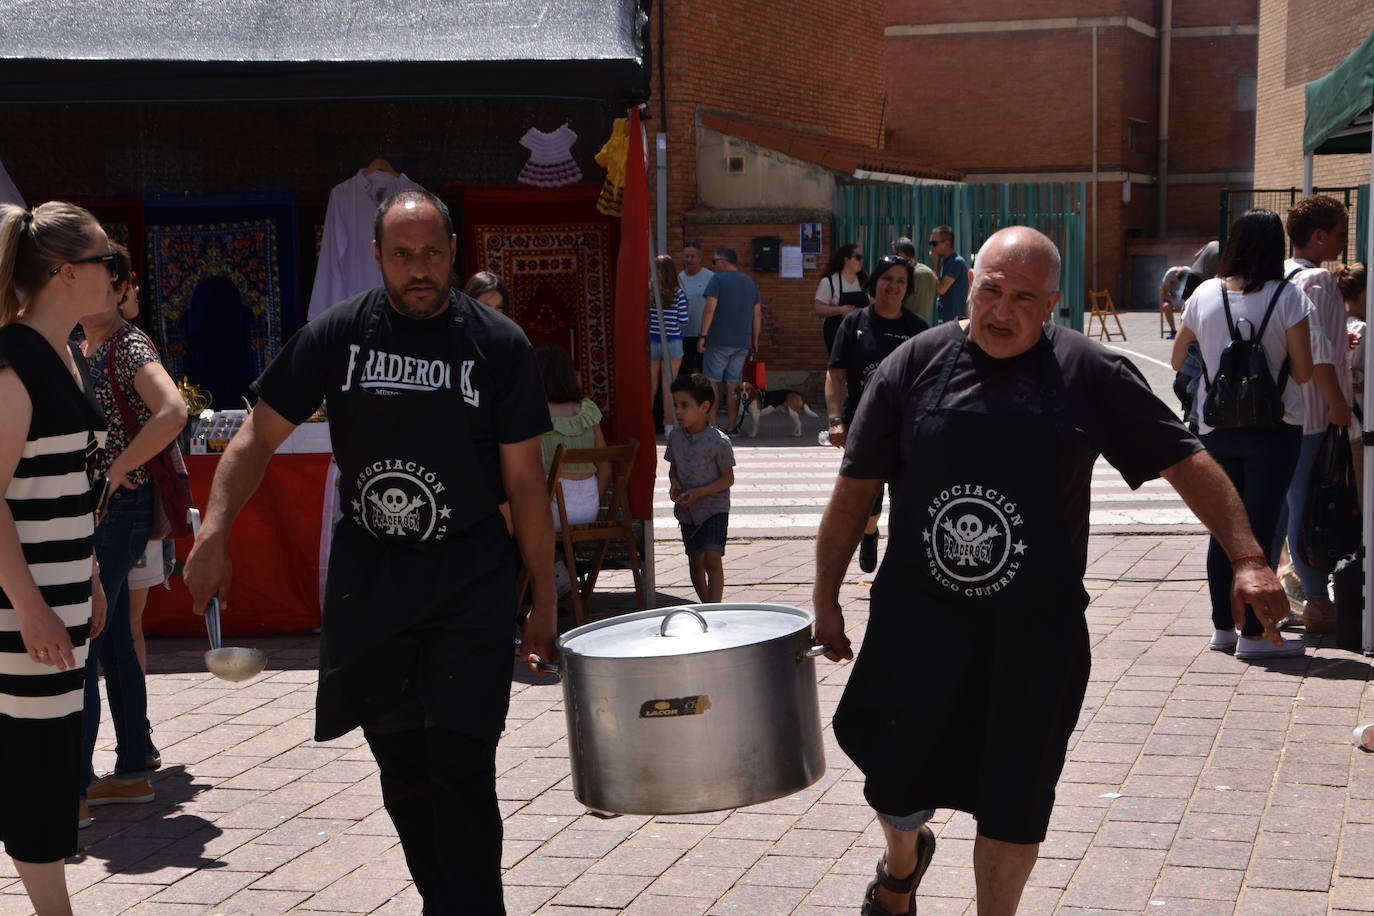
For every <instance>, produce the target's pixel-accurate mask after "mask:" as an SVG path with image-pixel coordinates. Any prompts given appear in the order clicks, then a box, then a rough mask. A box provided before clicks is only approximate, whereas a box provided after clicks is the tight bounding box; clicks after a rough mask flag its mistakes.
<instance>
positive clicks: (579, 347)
mask: <svg viewBox="0 0 1374 916" xmlns="http://www.w3.org/2000/svg"><path fill="white" fill-rule="evenodd" d="M473 232H474V234H475V235H476V244H477V252H478V260H479V262H480V263H479V265H478V269H480V270H492V271H495V272H497V273H498V274H500V275H501V277H502V278H503V279H504V280H505V281H506V285H507V286H508V287H509V289H510V295H511V311H510V317H511V318H512V319H513V320H514V321H515V323H516V324H518V325H520V327H521V328H523V329H524V331H525V335H526V336H527V337H529V339H530V343H532V344H534V345H535V346H538V345H539V344H541V343H556V344H558V345H559V346H561V347H563V349H565V350H567V351H568V353H569V354H570V355H571V356H572V358H573V364H574V365H575V366H577V368H578V370H579V371H580V373H581V376H582V387H583V391H584V393H585V394H586V396H587V397H590V398H591V399H592V400H594V401H596V402H597V404H599V405H602V406H603V407H606V406H607V405H609V404H610V402H611V366H612V360H611V359H610V357H609V354H610V348H611V342H612V338H611V328H612V320H611V305H612V301H611V286H612V282H611V276H612V273H613V271H614V270H615V263H614V260H613V259H612V252H611V234H610V227H609V226H607V225H606V224H605V223H591V222H589V223H565V224H553V225H509V224H505V225H482V224H475V225H474V226H473Z"/></svg>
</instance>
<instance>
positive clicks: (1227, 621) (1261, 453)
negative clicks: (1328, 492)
mask: <svg viewBox="0 0 1374 916" xmlns="http://www.w3.org/2000/svg"><path fill="white" fill-rule="evenodd" d="M1202 444H1203V445H1205V446H1207V452H1208V454H1210V455H1211V456H1212V457H1213V458H1215V459H1216V462H1217V464H1219V465H1221V468H1222V470H1224V471H1225V472H1226V476H1227V477H1229V478H1231V483H1232V484H1234V485H1235V488H1236V492H1237V493H1239V494H1240V501H1241V503H1242V504H1243V505H1244V506H1245V516H1246V518H1248V519H1249V520H1250V530H1251V531H1253V532H1254V534H1255V540H1256V541H1258V542H1259V544H1260V546H1261V547H1262V548H1263V549H1264V551H1265V554H1266V557H1267V559H1268V560H1269V566H1270V568H1273V567H1274V566H1275V565H1277V563H1278V549H1277V545H1278V543H1279V540H1278V538H1277V537H1276V534H1277V533H1278V530H1279V518H1280V516H1281V515H1282V513H1283V506H1284V497H1285V494H1287V492H1288V485H1289V483H1290V482H1291V481H1292V479H1293V468H1294V466H1295V465H1296V464H1297V463H1298V450H1299V448H1301V445H1302V427H1300V426H1292V425H1288V424H1285V425H1284V426H1281V427H1279V428H1278V429H1214V430H1212V431H1211V432H1210V433H1207V434H1206V435H1204V436H1203V437H1202ZM1231 578H1232V571H1231V560H1230V558H1229V557H1228V556H1227V555H1226V551H1225V550H1223V549H1222V548H1221V544H1220V543H1218V541H1217V539H1216V538H1212V539H1211V543H1210V544H1209V545H1208V547H1207V588H1208V591H1209V592H1210V593H1211V598H1212V625H1213V626H1214V627H1215V628H1216V629H1218V630H1231V629H1233V628H1234V627H1235V622H1234V620H1233V618H1232V617H1231ZM1263 632H1264V627H1263V626H1262V625H1261V624H1260V622H1259V618H1257V617H1256V616H1255V614H1254V612H1253V611H1251V610H1250V609H1249V608H1246V610H1245V626H1244V627H1242V628H1241V633H1242V634H1243V635H1245V636H1259V635H1260V634H1262V633H1263Z"/></svg>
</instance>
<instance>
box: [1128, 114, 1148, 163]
mask: <svg viewBox="0 0 1374 916" xmlns="http://www.w3.org/2000/svg"><path fill="white" fill-rule="evenodd" d="M1146 142H1147V141H1146V139H1145V122H1144V121H1141V120H1138V119H1136V118H1127V119H1126V146H1127V148H1128V149H1129V150H1130V151H1131V152H1133V153H1141V154H1144V153H1146V152H1148V150H1146V149H1145V144H1146Z"/></svg>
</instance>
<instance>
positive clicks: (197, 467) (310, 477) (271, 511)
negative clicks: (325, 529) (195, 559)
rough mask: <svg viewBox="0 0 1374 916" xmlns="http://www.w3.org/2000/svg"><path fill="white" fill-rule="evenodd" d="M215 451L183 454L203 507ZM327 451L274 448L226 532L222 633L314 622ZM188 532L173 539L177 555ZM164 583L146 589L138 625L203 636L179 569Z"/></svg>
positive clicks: (300, 627)
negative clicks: (230, 570)
mask: <svg viewBox="0 0 1374 916" xmlns="http://www.w3.org/2000/svg"><path fill="white" fill-rule="evenodd" d="M218 465H219V456H218V455H187V456H186V469H187V471H188V472H189V473H190V476H191V495H192V496H193V497H194V498H195V502H196V505H197V506H201V507H204V506H205V504H206V501H207V499H208V498H209V495H210V481H211V479H212V478H213V477H214V474H215V468H216V467H217V466H218ZM328 469H329V455H276V456H274V457H273V458H272V461H271V463H269V464H268V466H267V476H266V477H264V478H263V481H262V486H260V487H258V491H257V492H256V493H254V494H253V498H252V499H250V500H249V501H248V504H247V505H246V506H244V507H243V511H242V512H240V513H239V517H238V518H237V519H235V521H234V527H233V528H232V529H230V532H229V557H230V560H231V561H232V562H233V564H234V579H233V582H232V583H231V584H230V586H229V600H228V603H227V609H226V610H225V612H224V614H223V616H222V618H221V621H220V623H221V629H222V631H223V634H224V635H225V636H247V635H255V634H256V635H266V634H270V633H298V632H301V631H304V630H312V629H314V628H316V627H318V626H319V625H320V530H321V523H322V520H323V518H324V493H325V476H326V474H327V473H328ZM190 552H191V539H190V538H184V539H183V540H180V541H178V542H177V556H178V557H181V558H182V559H185V558H186V555H187V554H188V553H190ZM171 582H172V587H171V589H170V590H168V589H165V588H163V587H162V586H160V585H159V586H155V587H153V588H151V589H149V590H148V606H147V609H146V610H144V612H143V630H144V632H146V633H154V634H158V635H161V636H204V635H205V622H204V620H203V619H202V618H200V617H197V616H195V615H194V614H192V613H191V595H190V593H189V592H187V591H186V583H185V580H183V579H182V578H181V576H173V577H172V580H171Z"/></svg>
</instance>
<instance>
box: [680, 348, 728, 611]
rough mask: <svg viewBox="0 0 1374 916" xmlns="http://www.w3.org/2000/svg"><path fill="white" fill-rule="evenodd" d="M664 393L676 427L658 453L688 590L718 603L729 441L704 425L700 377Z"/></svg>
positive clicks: (709, 395)
mask: <svg viewBox="0 0 1374 916" xmlns="http://www.w3.org/2000/svg"><path fill="white" fill-rule="evenodd" d="M669 390H670V391H671V392H672V395H673V415H674V416H675V417H676V418H677V427H676V428H674V429H672V430H670V431H669V433H668V448H667V450H666V451H665V452H664V455H663V457H664V460H666V461H667V462H668V465H669V467H668V479H669V481H670V485H669V488H668V496H669V498H671V499H672V501H673V502H674V503H676V504H677V505H676V506H674V508H673V514H674V515H675V516H677V520H678V524H680V525H681V526H682V544H683V546H684V547H685V548H686V550H687V559H688V562H689V563H690V564H691V571H692V586H693V587H694V588H695V589H696V590H697V598H698V599H699V600H700V601H701V602H703V603H707V604H709V603H714V602H717V601H720V599H721V594H722V593H723V592H724V590H725V568H724V566H723V565H722V563H721V557H723V556H724V555H725V537H726V529H727V527H728V526H729V522H730V487H731V486H733V485H734V483H735V451H734V449H732V448H731V447H730V439H729V437H728V436H726V435H725V433H723V432H721V431H720V430H719V429H717V428H716V427H714V426H712V425H711V424H710V423H709V422H708V420H709V418H710V417H711V416H712V415H714V414H715V412H716V404H715V398H716V394H715V388H714V387H712V385H711V382H710V380H709V379H708V378H706V376H704V375H702V374H701V373H700V372H693V373H692V374H691V375H689V376H685V377H683V378H679V379H676V380H675V381H674V382H673V384H672V386H671V388H670V389H669Z"/></svg>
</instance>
